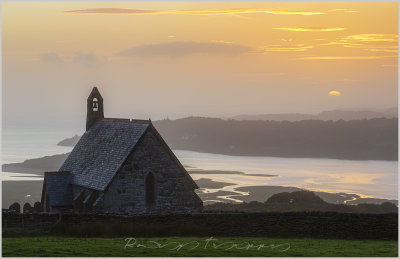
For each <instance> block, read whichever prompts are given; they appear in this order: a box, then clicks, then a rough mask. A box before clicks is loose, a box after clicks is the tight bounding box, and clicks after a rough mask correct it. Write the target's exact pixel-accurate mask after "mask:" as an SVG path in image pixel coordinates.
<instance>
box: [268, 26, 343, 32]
mask: <svg viewBox="0 0 400 259" xmlns="http://www.w3.org/2000/svg"><path fill="white" fill-rule="evenodd" d="M274 29H275V30H284V31H311V32H325V31H343V30H345V29H346V28H339V27H336V28H328V27H295V28H274Z"/></svg>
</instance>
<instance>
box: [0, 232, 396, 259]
mask: <svg viewBox="0 0 400 259" xmlns="http://www.w3.org/2000/svg"><path fill="white" fill-rule="evenodd" d="M2 248H3V256H8V257H10V256H12V257H25V256H26V257H27V256H29V257H32V256H55V257H57V256H68V257H73V256H81V257H88V256H90V257H95V256H101V257H108V256H113V257H118V256H124V257H130V256H132V257H137V256H140V257H145V256H189V257H190V256H208V257H212V256H227V257H231V256H258V257H265V256H273V257H288V256H307V257H313V256H316V257H321V256H323V257H347V256H359V257H369V256H370V257H397V255H398V242H397V241H371V240H335V239H309V238H304V239H295V238H288V239H287V238H253V237H249V238H245V237H240V238H236V237H232V238H227V237H225V238H219V237H214V238H210V237H209V238H207V237H168V238H136V239H134V238H132V239H126V238H74V237H59V236H38V237H6V238H3V243H2Z"/></svg>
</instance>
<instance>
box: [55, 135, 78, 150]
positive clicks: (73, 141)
mask: <svg viewBox="0 0 400 259" xmlns="http://www.w3.org/2000/svg"><path fill="white" fill-rule="evenodd" d="M80 138H81V137H80V136H78V135H75V136H73V137H72V138H66V139H63V140H61V141H60V142H58V143H57V146H66V147H74V146H75V145H76V143H78V141H79V139H80Z"/></svg>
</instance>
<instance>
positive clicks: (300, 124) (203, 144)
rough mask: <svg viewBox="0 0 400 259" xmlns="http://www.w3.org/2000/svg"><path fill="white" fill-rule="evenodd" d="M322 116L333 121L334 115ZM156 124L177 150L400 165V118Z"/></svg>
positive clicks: (69, 142) (197, 119) (72, 140)
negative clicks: (399, 121) (399, 158)
mask: <svg viewBox="0 0 400 259" xmlns="http://www.w3.org/2000/svg"><path fill="white" fill-rule="evenodd" d="M323 114H325V115H326V117H328V115H329V114H330V112H324V113H323ZM330 116H331V117H332V116H333V115H330ZM335 116H336V115H335ZM154 125H155V126H156V128H157V130H158V131H159V132H160V133H161V135H162V136H163V137H164V139H165V140H166V142H167V144H168V145H170V147H172V148H173V149H182V150H191V151H198V152H205V153H215V154H226V155H240V156H274V157H309V158H334V159H347V160H392V161H394V160H397V152H398V151H397V138H398V136H397V118H393V119H386V118H379V119H378V118H375V119H369V120H366V119H364V120H350V121H344V120H337V121H332V120H329V121H323V120H302V121H295V122H290V121H262V120H254V121H253V120H248V121H238V120H223V119H217V118H200V117H189V118H184V119H178V120H160V121H155V122H154ZM78 140H79V136H74V137H73V138H70V139H66V140H63V141H61V142H60V143H64V144H65V145H69V146H74V145H75V144H76V142H77V141H78ZM60 143H59V144H60Z"/></svg>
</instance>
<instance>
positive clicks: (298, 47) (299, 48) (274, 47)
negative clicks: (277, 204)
mask: <svg viewBox="0 0 400 259" xmlns="http://www.w3.org/2000/svg"><path fill="white" fill-rule="evenodd" d="M313 47H314V46H311V45H304V44H294V45H290V46H283V45H270V46H263V47H260V48H259V49H258V50H256V51H255V52H268V51H306V50H309V49H311V48H313Z"/></svg>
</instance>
